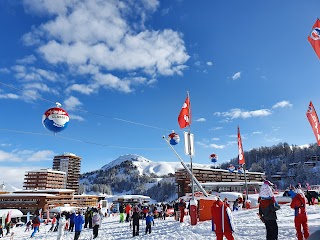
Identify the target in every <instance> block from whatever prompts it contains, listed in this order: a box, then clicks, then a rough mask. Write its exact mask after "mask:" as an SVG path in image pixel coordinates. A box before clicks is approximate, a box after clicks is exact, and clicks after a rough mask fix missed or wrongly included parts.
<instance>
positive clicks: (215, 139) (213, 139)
mask: <svg viewBox="0 0 320 240" xmlns="http://www.w3.org/2000/svg"><path fill="white" fill-rule="evenodd" d="M211 140H212V141H219V140H220V138H211Z"/></svg>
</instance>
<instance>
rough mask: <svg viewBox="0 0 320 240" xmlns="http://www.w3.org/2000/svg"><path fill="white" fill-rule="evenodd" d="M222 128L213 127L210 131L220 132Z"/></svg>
mask: <svg viewBox="0 0 320 240" xmlns="http://www.w3.org/2000/svg"><path fill="white" fill-rule="evenodd" d="M222 128H223V127H214V128H212V130H213V131H216V130H220V129H222Z"/></svg>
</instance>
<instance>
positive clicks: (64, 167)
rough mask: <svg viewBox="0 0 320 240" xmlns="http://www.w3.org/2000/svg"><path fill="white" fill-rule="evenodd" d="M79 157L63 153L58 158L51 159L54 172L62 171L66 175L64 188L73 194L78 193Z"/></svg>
mask: <svg viewBox="0 0 320 240" xmlns="http://www.w3.org/2000/svg"><path fill="white" fill-rule="evenodd" d="M80 166H81V157H78V156H76V155H75V154H73V153H64V154H62V155H60V156H55V157H54V159H53V166H52V168H53V169H54V170H58V171H63V172H65V173H66V188H67V189H72V190H74V191H75V193H78V191H79V178H80Z"/></svg>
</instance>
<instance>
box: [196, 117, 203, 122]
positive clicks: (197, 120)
mask: <svg viewBox="0 0 320 240" xmlns="http://www.w3.org/2000/svg"><path fill="white" fill-rule="evenodd" d="M195 121H196V122H205V121H206V119H205V118H198V119H196V120H195Z"/></svg>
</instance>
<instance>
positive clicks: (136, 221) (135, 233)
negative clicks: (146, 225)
mask: <svg viewBox="0 0 320 240" xmlns="http://www.w3.org/2000/svg"><path fill="white" fill-rule="evenodd" d="M139 219H140V213H139V208H138V207H137V206H134V207H133V213H132V231H133V236H134V237H135V236H139Z"/></svg>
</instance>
